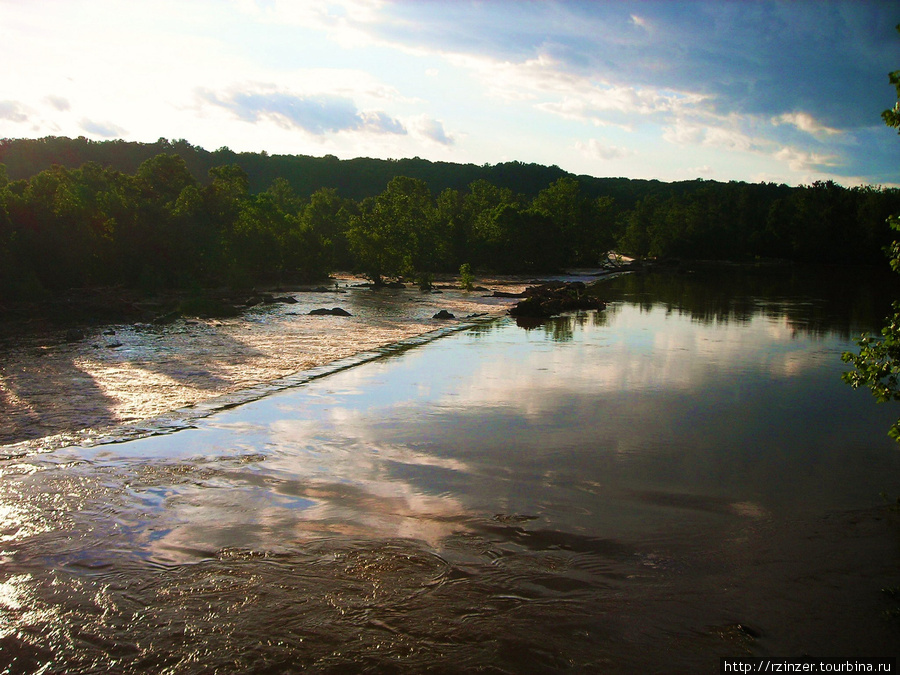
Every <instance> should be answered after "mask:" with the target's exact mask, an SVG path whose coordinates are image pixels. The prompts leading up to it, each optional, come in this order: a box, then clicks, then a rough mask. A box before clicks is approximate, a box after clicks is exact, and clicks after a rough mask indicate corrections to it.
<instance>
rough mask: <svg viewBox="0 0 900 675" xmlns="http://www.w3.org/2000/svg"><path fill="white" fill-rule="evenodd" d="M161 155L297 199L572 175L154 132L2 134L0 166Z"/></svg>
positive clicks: (596, 188)
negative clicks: (96, 136)
mask: <svg viewBox="0 0 900 675" xmlns="http://www.w3.org/2000/svg"><path fill="white" fill-rule="evenodd" d="M160 154H176V155H178V156H179V157H181V158H182V159H183V160H184V162H185V164H186V165H187V168H188V170H189V171H190V172H191V175H192V176H193V177H194V179H195V180H197V181H198V182H200V183H203V184H209V183H210V181H211V179H210V177H209V176H210V174H209V170H210V169H212V168H214V167H217V166H224V165H229V164H236V165H237V166H239V167H241V168H242V169H243V170H244V171H245V172H246V173H247V177H248V179H249V181H250V192H251V193H258V192H262V191H264V190H266V189H267V188H268V187H269V186H270V185H271V184H272V183H273V181H274V180H275V179H276V178H284V179H286V180H287V181H288V183H290V185H291V187H292V188H293V190H294V192H295V193H296V194H297V196H299V197H301V198H308V197H310V196H311V195H312V194H313V193H314V192H315V191H316V190H318V189H320V188H334V189H335V190H337V192H338V194H339V195H340V196H341V197H345V198H347V199H354V200H357V201H359V200H362V199H364V198H366V197H375V196H377V195H378V194H380V193H381V192H382V191H383V190H384V188H385V186H386V185H387V184H388V183H389V182H390V180H391V179H392V178H394V177H395V176H407V177H409V178H416V179H419V180H422V181H424V182H425V183H427V184H428V186H429V188H430V189H431V191H432V192H433V193H434V194H438V193H440V192H441V191H442V190H444V189H446V188H452V189H455V190H464V189H466V188H467V187H468V186H469V185H470V184H471V183H473V182H474V181H476V180H479V179H480V180H486V181H488V182H489V183H491V184H492V185H496V186H497V187H499V188H507V189H509V190H512V191H513V192H515V193H516V194H521V195H524V196H525V197H529V198H531V197H535V196H536V195H537V194H538V193H539V192H540V191H541V190H543V189H544V188H546V187H547V186H548V185H550V184H551V183H553V182H554V181H556V180H558V179H559V178H562V177H563V176H571V175H572V174H570V173H568V172H566V171H563V170H562V169H560V168H559V167H558V166H543V165H540V164H525V163H522V162H504V163H501V164H493V165H487V164H486V165H482V166H477V165H475V164H456V163H451V162H431V161H428V160H425V159H419V158H418V157H416V158H413V159H371V158H357V159H346V160H341V159H338V158H337V157H335V156H334V155H326V156H324V157H311V156H308V155H269V154H267V153H265V152H262V153H253V152H241V153H238V152H234V151H233V150H230V149H229V148H219V149H218V150H215V151H212V152H211V151H209V150H205V149H203V148H201V147H198V146H195V145H191V144H190V143H189V142H188V141H186V140H183V139H182V140H176V141H170V140H167V139H165V138H160V139H159V140H158V141H156V142H155V143H132V142H127V141H121V140H114V141H91V140H89V139H87V138H84V137H83V136H82V137H79V138H65V137H53V136H51V137H48V138H39V139H0V164H4V165H6V171H7V175H8V178H9V180H11V181H12V180H20V179H28V178H31V177H32V176H34V175H36V174H38V173H40V172H41V171H44V170H46V169H49V168H50V167H51V166H53V165H54V164H58V165H60V166H64V167H67V168H70V169H77V168H79V167H80V166H82V165H83V164H85V163H87V162H96V163H97V164H100V165H101V166H104V167H110V168H113V169H115V170H117V171H121V172H122V173H127V174H134V173H135V172H136V171H137V169H138V167H139V166H140V165H141V164H142V163H143V162H144V161H146V160H148V159H150V158H152V157H156V156H157V155H160ZM578 179H579V182H580V183H581V184H582V189H583V190H584V191H585V192H586V193H587V194H588V195H589V196H592V197H597V196H608V197H612V198H613V199H615V201H616V203H617V204H619V206H620V207H622V208H631V207H633V206H634V205H635V203H636V202H637V200H638V199H640V198H643V197H646V196H650V195H655V196H659V197H661V196H665V197H668V196H670V195H672V194H678V193H682V192H684V191H686V190H690V189H691V188H692V187H695V186H696V184H697V183H698V182H703V181H686V182H684V183H663V182H661V181H657V180H640V179H628V178H595V177H593V176H578Z"/></svg>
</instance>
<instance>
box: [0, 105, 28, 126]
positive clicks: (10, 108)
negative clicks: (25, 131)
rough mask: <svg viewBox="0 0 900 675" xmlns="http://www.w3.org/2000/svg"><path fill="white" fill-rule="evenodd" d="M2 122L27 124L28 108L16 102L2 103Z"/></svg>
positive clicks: (0, 108)
mask: <svg viewBox="0 0 900 675" xmlns="http://www.w3.org/2000/svg"><path fill="white" fill-rule="evenodd" d="M0 120H9V121H10V122H27V121H28V114H27V111H26V108H25V107H24V106H23V105H22V104H21V103H18V102H16V101H0Z"/></svg>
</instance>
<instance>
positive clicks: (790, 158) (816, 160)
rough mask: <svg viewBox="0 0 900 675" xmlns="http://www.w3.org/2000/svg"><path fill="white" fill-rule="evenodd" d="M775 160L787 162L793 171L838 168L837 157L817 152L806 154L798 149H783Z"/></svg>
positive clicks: (777, 153) (776, 154) (776, 155)
mask: <svg viewBox="0 0 900 675" xmlns="http://www.w3.org/2000/svg"><path fill="white" fill-rule="evenodd" d="M774 156H775V159H778V160H780V161H782V162H787V165H788V166H789V167H790V168H791V170H792V171H810V170H818V171H821V170H822V169H823V168H824V167H834V166H838V165H839V162H838V160H837V157H836V156H835V155H824V154H821V153H816V152H805V151H802V150H797V149H796V148H782V149H781V150H779V151H778V152H776V153H775V155H774Z"/></svg>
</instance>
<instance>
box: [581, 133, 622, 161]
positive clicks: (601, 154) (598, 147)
mask: <svg viewBox="0 0 900 675" xmlns="http://www.w3.org/2000/svg"><path fill="white" fill-rule="evenodd" d="M575 149H576V150H578V151H579V152H581V154H583V155H584V156H585V157H589V158H592V159H601V160H611V159H621V158H622V157H626V156H628V155H631V154H634V153H633V152H632V151H631V150H629V149H627V148H620V147H618V146H615V145H606V144H604V143H601V142H600V141H598V140H597V139H596V138H591V139H589V140H587V141H586V142H585V141H578V142H577V143H575Z"/></svg>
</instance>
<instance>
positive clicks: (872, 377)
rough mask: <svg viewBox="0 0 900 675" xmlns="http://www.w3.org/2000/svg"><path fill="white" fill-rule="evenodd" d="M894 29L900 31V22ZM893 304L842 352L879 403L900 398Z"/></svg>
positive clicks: (898, 317)
mask: <svg viewBox="0 0 900 675" xmlns="http://www.w3.org/2000/svg"><path fill="white" fill-rule="evenodd" d="M897 30H898V31H900V25H898V26H897ZM890 81H891V84H893V85H894V87H895V88H896V90H897V103H896V104H894V107H893V109H891V110H885V111H884V112H883V113H882V118H883V119H884V122H885V124H887V125H888V126H889V127H893V128H895V129H900V71H894V72H892V73H891V74H890ZM888 223H889V224H890V226H891V228H892V229H894V230H897V231H900V215H894V216H891V217H890V218H888ZM887 254H888V257H889V258H890V263H891V269H893V270H894V271H895V272H898V273H900V241H894V243H893V244H891V245H890V246H889V247H888V249H887ZM893 307H894V314H893V316H890V317H888V318H887V320H886V321H887V323H886V324H885V326H884V328H882V329H881V338H880V339H878V338H875V337H872V336H870V335H866V334H863V335H862V336H861V337H860V338H859V339H858V340H857V345H858V346H859V353H858V354H854V353H853V352H844V354H843V355H842V356H841V358H842V359H843V361H844V362H845V363H851V364H853V368H854V370H851V371H849V372H847V373H844V375H843V378H844V381H845V382H846V383H847V384H849V385H850V386H851V387H853V388H854V389H857V388H859V387H862V386H866V387H868V388H869V389H871V390H872V395H873V396H875V399H876V400H877V401H878V402H879V403H886V402H888V401H900V301H895V302H894V304H893ZM888 435H889V436H890V437H891V438H893V439H894V440H895V441H897V442H900V419H898V420H897V421H896V422H894V424H892V425H891V428H890V430H889V431H888Z"/></svg>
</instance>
